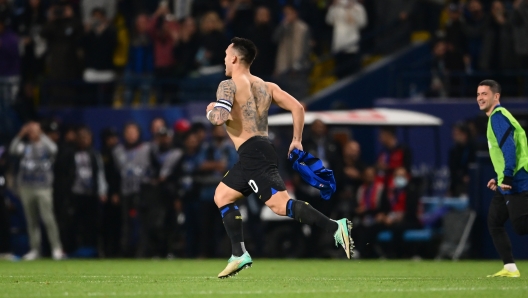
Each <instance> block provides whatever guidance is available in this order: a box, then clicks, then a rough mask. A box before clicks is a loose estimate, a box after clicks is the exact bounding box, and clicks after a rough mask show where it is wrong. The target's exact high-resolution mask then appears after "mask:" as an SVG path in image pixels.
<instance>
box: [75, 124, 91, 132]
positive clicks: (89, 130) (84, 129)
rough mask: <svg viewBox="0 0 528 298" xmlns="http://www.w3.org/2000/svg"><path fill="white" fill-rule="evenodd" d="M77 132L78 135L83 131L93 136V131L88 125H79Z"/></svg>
mask: <svg viewBox="0 0 528 298" xmlns="http://www.w3.org/2000/svg"><path fill="white" fill-rule="evenodd" d="M75 131H76V132H77V133H79V132H81V131H86V132H87V133H89V134H92V130H91V129H90V127H88V126H87V125H79V126H78V127H77V129H76V130H75Z"/></svg>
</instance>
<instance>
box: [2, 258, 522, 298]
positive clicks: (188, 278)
mask: <svg viewBox="0 0 528 298" xmlns="http://www.w3.org/2000/svg"><path fill="white" fill-rule="evenodd" d="M225 264H226V261H225V260H204V261H202V260H172V261H165V260H161V261H135V260H108V261H107V260H103V261H73V260H69V261H61V262H54V261H48V260H42V261H34V262H7V261H0V297H205V296H211V297H229V296H231V297H253V296H254V297H326V298H329V297H330V296H333V297H391V298H395V297H479V298H483V297H508V298H512V297H524V298H526V297H528V281H527V279H526V278H525V277H522V276H521V278H508V279H506V278H500V279H499V278H494V279H492V278H486V277H485V276H486V275H487V274H491V273H494V272H495V271H497V270H499V269H501V267H502V265H501V263H500V262H499V261H493V262H471V261H468V262H450V261H443V262H432V261H421V262H415V261H357V260H354V261H348V260H328V261H326V260H259V259H257V260H255V263H254V264H253V268H250V269H246V270H243V271H242V272H241V273H240V274H239V275H238V276H236V277H234V278H229V279H225V280H219V279H217V278H216V275H217V274H218V272H220V271H221V270H222V269H223V268H224V266H225ZM518 266H519V267H520V269H521V270H522V269H523V268H524V269H525V272H526V273H528V262H519V263H518Z"/></svg>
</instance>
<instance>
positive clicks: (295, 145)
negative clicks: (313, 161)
mask: <svg viewBox="0 0 528 298" xmlns="http://www.w3.org/2000/svg"><path fill="white" fill-rule="evenodd" d="M293 149H299V150H301V151H303V146H302V144H301V142H300V141H296V140H293V141H292V142H291V144H290V149H288V158H290V153H291V152H292V151H293Z"/></svg>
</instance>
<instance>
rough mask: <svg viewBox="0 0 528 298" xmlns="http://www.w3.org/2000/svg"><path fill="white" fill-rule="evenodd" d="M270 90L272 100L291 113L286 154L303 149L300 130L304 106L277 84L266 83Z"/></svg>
mask: <svg viewBox="0 0 528 298" xmlns="http://www.w3.org/2000/svg"><path fill="white" fill-rule="evenodd" d="M267 84H268V86H269V88H270V90H271V96H272V97H273V102H274V103H275V104H277V105H278V106H279V107H281V108H283V109H285V110H288V111H290V112H291V113H292V118H293V140H292V143H291V145H290V150H289V151H288V156H289V155H290V152H291V151H292V150H293V149H294V148H297V149H299V150H303V147H302V145H301V141H302V132H303V128H304V108H303V106H302V105H301V103H299V101H298V100H297V99H295V98H294V97H293V96H291V95H290V94H288V92H286V91H284V90H282V89H281V88H280V87H279V86H278V85H277V84H273V83H267Z"/></svg>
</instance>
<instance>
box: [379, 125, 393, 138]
mask: <svg viewBox="0 0 528 298" xmlns="http://www.w3.org/2000/svg"><path fill="white" fill-rule="evenodd" d="M380 132H385V133H388V134H390V135H392V136H396V127H394V126H382V127H381V128H380Z"/></svg>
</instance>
